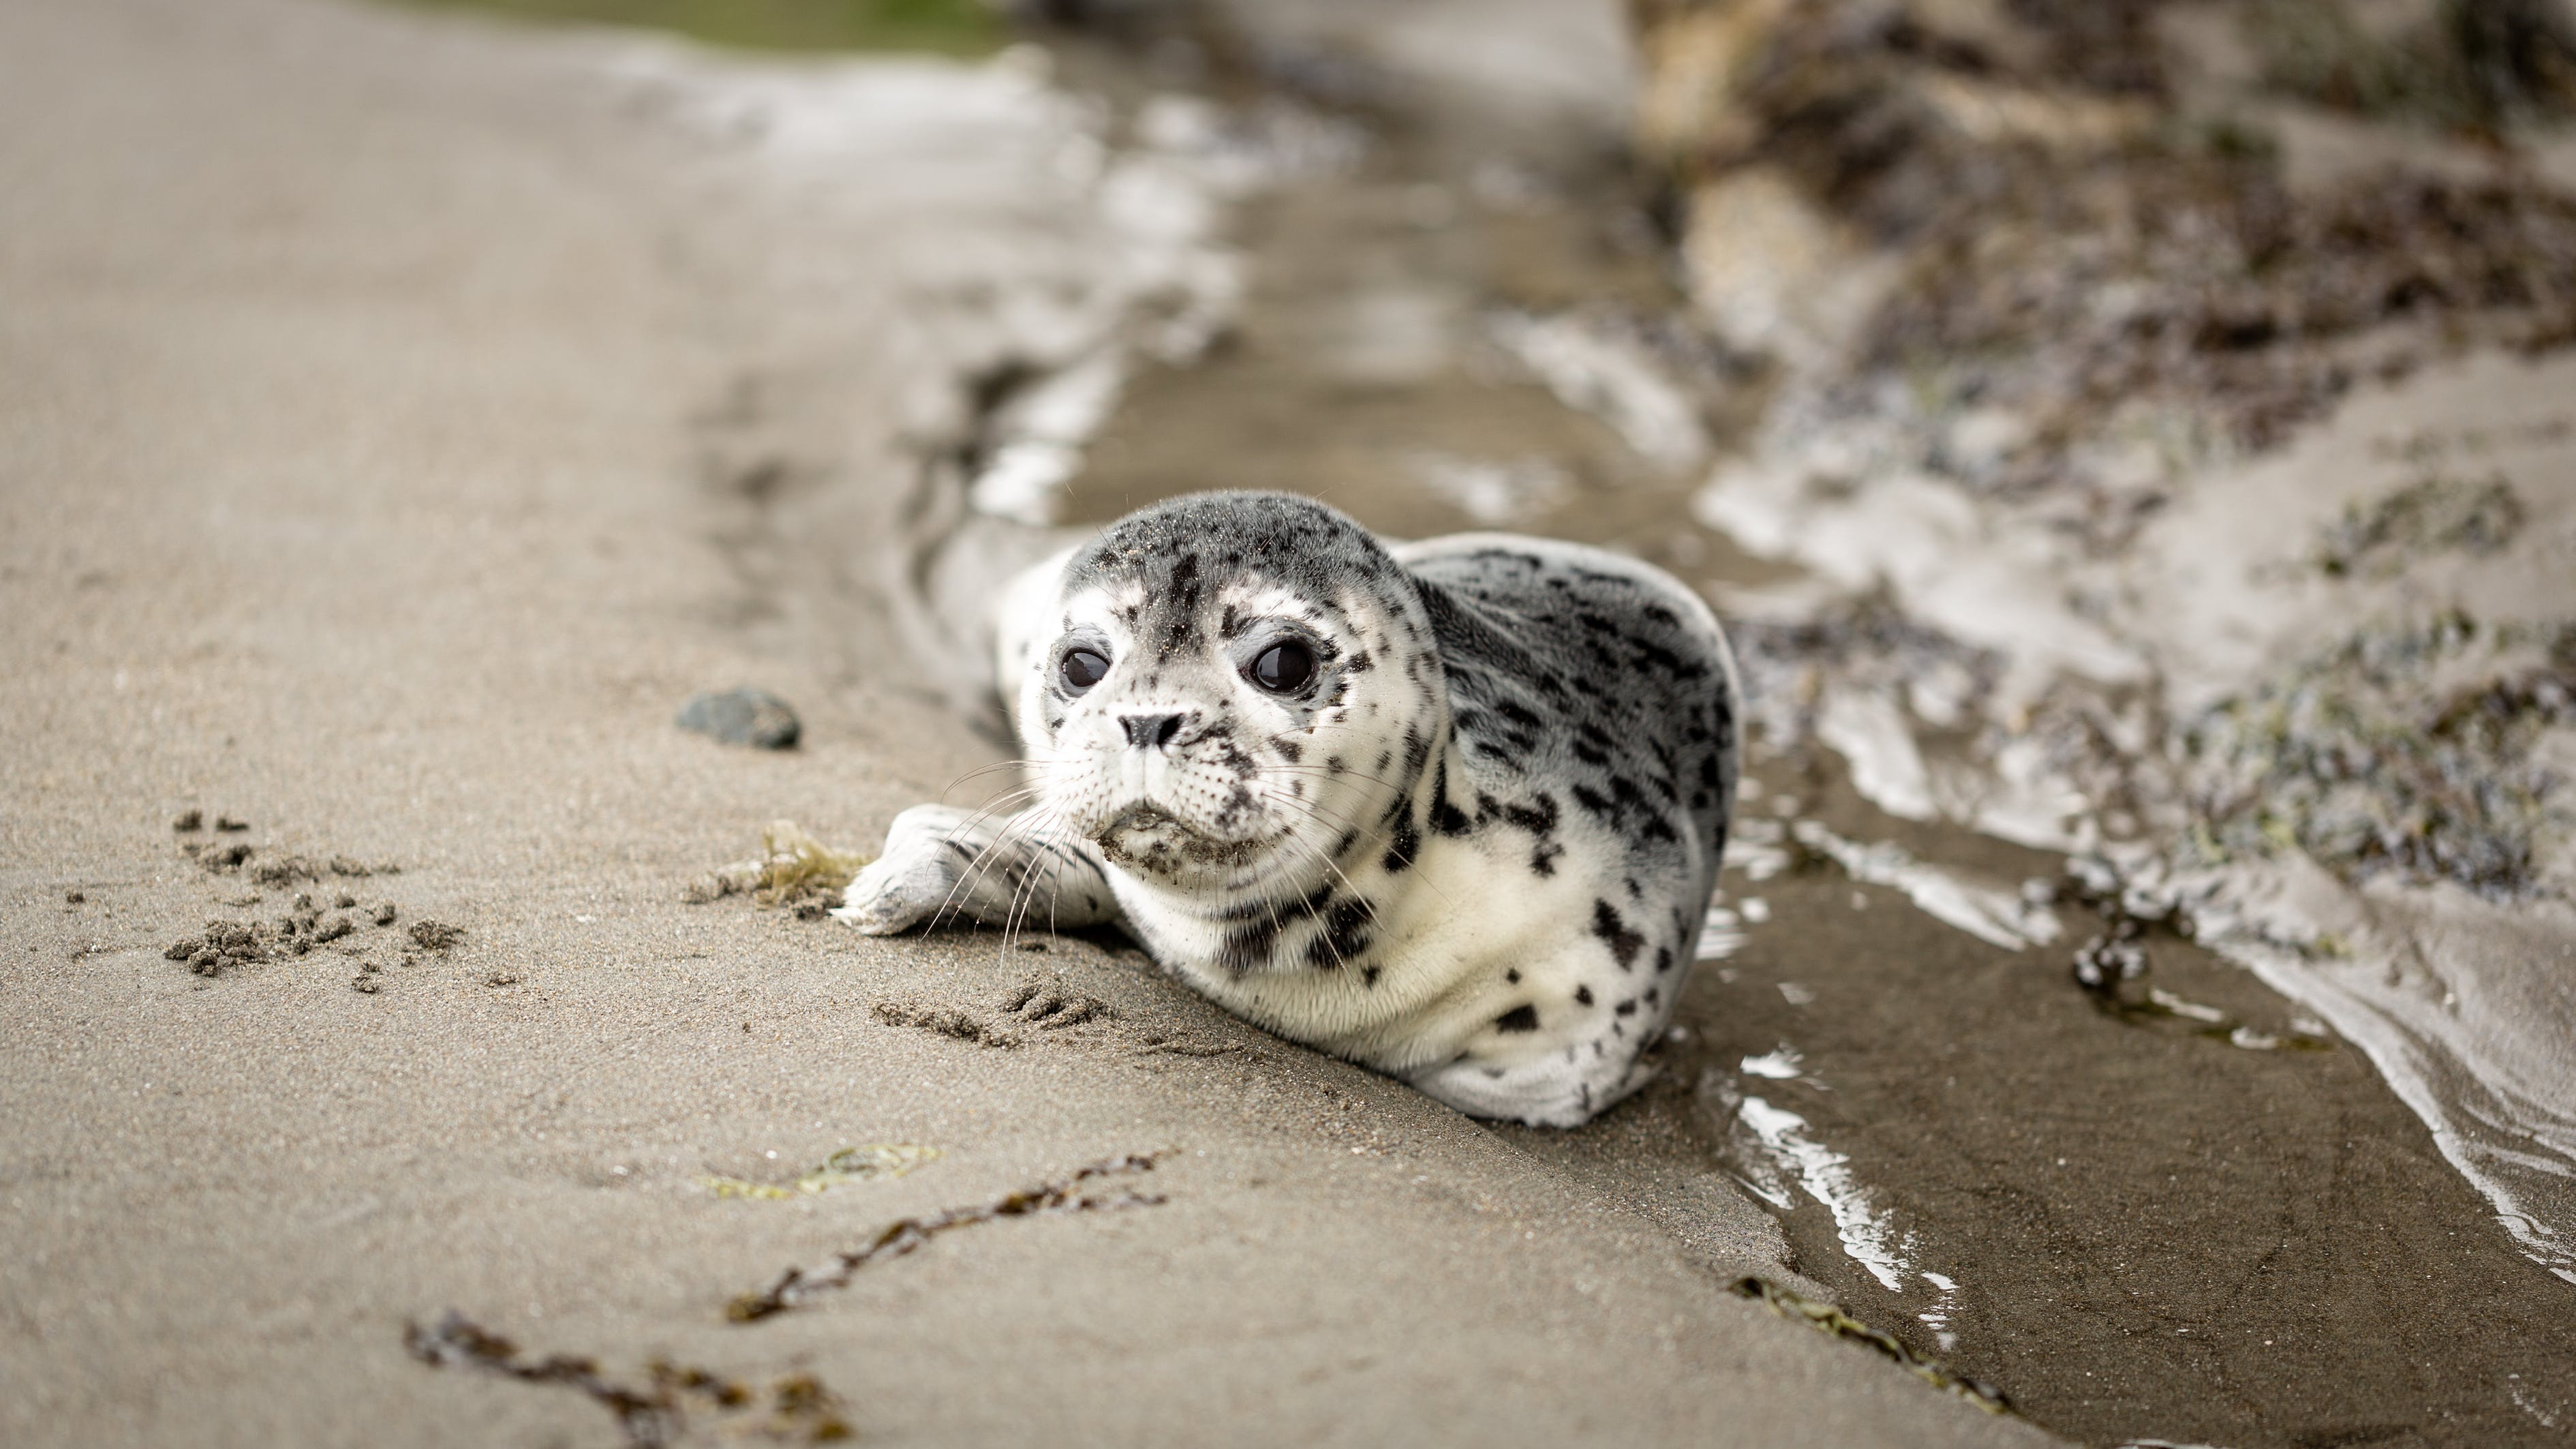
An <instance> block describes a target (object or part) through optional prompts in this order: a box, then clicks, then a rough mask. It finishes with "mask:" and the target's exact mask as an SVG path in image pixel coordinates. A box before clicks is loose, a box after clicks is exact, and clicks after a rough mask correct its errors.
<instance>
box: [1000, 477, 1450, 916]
mask: <svg viewBox="0 0 2576 1449" xmlns="http://www.w3.org/2000/svg"><path fill="white" fill-rule="evenodd" d="M1048 628H1049V629H1051V630H1052V634H1051V636H1050V635H1049V634H1047V633H1046V632H1045V631H1043V630H1042V631H1041V632H1040V635H1039V642H1038V644H1037V647H1036V648H1035V649H1034V650H1033V651H1032V652H1031V654H1030V656H1029V661H1028V667H1027V673H1026V675H1025V676H1024V677H1023V678H1022V680H1021V681H1020V687H1019V699H1018V711H1019V726H1020V734H1021V737H1022V740H1023V741H1024V742H1025V744H1026V745H1027V746H1028V750H1029V754H1030V757H1031V759H1032V761H1033V764H1034V769H1035V772H1036V781H1037V787H1038V792H1039V793H1038V805H1037V808H1038V809H1040V810H1042V811H1046V812H1050V813H1051V814H1052V816H1053V818H1054V819H1055V820H1056V821H1057V822H1060V823H1061V825H1062V826H1063V827H1064V828H1067V829H1069V830H1071V831H1072V832H1074V833H1076V834H1079V835H1082V836H1086V837H1088V838H1090V839H1091V840H1093V841H1095V842H1097V843H1098V845H1099V847H1100V850H1101V853H1102V854H1103V855H1104V856H1106V857H1107V858H1108V860H1109V862H1110V863H1111V864H1112V865H1113V866H1115V867H1117V868H1118V869H1119V870H1121V871H1123V872H1125V873H1127V874H1128V875H1130V876H1132V877H1134V878H1136V879H1137V880H1139V881H1141V882H1143V883H1145V884H1148V885H1150V886H1153V887H1157V888H1159V889H1161V890H1162V891H1164V892H1168V893H1172V894H1176V895H1180V896H1186V897H1188V898H1190V900H1191V903H1192V904H1193V905H1196V906H1198V907H1200V908H1202V909H1206V910H1208V911H1209V912H1210V913H1221V912H1223V911H1225V910H1226V909H1228V908H1241V907H1243V906H1245V905H1246V904H1257V903H1259V902H1261V901H1265V900H1267V901H1278V900H1281V899H1294V898H1297V897H1300V896H1304V895H1306V894H1308V893H1309V892H1311V891H1313V890H1315V889H1316V888H1318V887H1319V886H1320V885H1321V884H1322V883H1324V882H1326V881H1329V880H1331V879H1332V878H1333V874H1334V872H1335V870H1336V869H1337V866H1336V861H1337V860H1338V859H1339V858H1340V857H1342V856H1345V855H1347V854H1349V853H1350V852H1351V851H1353V850H1354V849H1356V848H1360V847H1361V842H1363V841H1371V842H1373V841H1375V840H1377V839H1378V838H1379V837H1381V836H1384V835H1385V834H1387V833H1388V832H1389V831H1390V830H1397V829H1400V828H1402V827H1400V826H1399V825H1398V823H1397V822H1398V821H1399V820H1402V821H1408V822H1409V819H1410V816H1409V813H1408V812H1406V811H1405V810H1403V809H1401V808H1400V806H1401V804H1402V802H1403V801H1404V800H1405V799H1406V798H1407V797H1408V795H1409V793H1410V789H1411V786H1412V783H1413V782H1414V781H1415V780H1416V779H1418V778H1419V777H1420V775H1421V772H1422V770H1423V769H1424V767H1425V764H1426V762H1427V761H1428V760H1429V759H1430V758H1431V757H1432V754H1433V751H1434V750H1435V749H1437V748H1439V747H1440V746H1441V745H1442V744H1443V742H1444V741H1445V740H1446V737H1447V731H1448V705H1447V691H1446V689H1445V687H1444V682H1443V680H1442V678H1441V674H1440V661H1439V656H1438V654H1437V652H1436V651H1435V650H1434V648H1433V645H1432V636H1431V625H1430V621H1429V619H1428V617H1427V616H1426V615H1425V613H1424V611H1423V606H1422V602H1421V599H1420V598H1419V596H1418V595H1417V593H1416V591H1415V588H1414V585H1413V582H1412V580H1411V578H1410V576H1409V575H1407V574H1406V573H1405V571H1404V570H1403V568H1402V567H1401V566H1399V565H1398V564H1397V563H1396V562H1395V560H1394V559H1392V558H1390V557H1388V555H1387V553H1386V550H1385V549H1383V548H1381V547H1380V546H1379V545H1378V543H1377V541H1376V540H1375V539H1373V538H1371V537H1370V536H1369V535H1368V533H1367V532H1366V531H1365V530H1364V529H1362V528H1361V527H1360V526H1359V525H1358V524H1356V523H1354V522H1352V521H1351V520H1350V519H1349V518H1347V517H1344V516H1343V515H1342V514H1340V513H1337V512H1335V511H1334V510H1332V509H1330V508H1327V507H1325V506H1323V505H1322V504H1319V503H1315V502H1312V501H1310V500H1307V499H1302V498H1294V497H1289V496H1286V495H1283V494H1268V493H1203V494H1196V495H1192V496H1190V497H1186V498H1180V499H1175V500H1173V501H1171V502H1168V503H1163V504H1159V505H1157V506H1155V507H1151V508H1148V509H1145V510H1143V511H1141V512H1138V513H1134V514H1130V515H1129V516H1127V517H1126V518H1124V519H1121V520H1119V521H1118V522H1117V523H1115V524H1112V525H1111V526H1110V527H1109V528H1108V530H1107V531H1106V532H1104V533H1103V534H1102V535H1101V536H1100V537H1099V539H1098V540H1097V541H1095V542H1094V543H1092V544H1091V545H1089V546H1087V547H1085V548H1083V549H1081V550H1079V551H1077V552H1076V553H1075V554H1074V555H1073V556H1072V558H1071V560H1070V561H1069V562H1068V563H1067V564H1066V566H1065V570H1064V574H1063V577H1062V581H1061V591H1060V594H1059V596H1058V598H1057V601H1056V609H1055V617H1054V618H1052V619H1050V620H1049V621H1048Z"/></svg>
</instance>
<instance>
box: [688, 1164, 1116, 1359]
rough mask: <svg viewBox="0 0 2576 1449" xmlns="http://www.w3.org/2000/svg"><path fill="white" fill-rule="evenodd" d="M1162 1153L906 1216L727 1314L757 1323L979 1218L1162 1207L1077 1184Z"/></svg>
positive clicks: (793, 1272) (728, 1308)
mask: <svg viewBox="0 0 2576 1449" xmlns="http://www.w3.org/2000/svg"><path fill="white" fill-rule="evenodd" d="M1157 1155H1158V1154H1154V1153H1131V1154H1129V1155H1128V1156H1125V1157H1113V1158H1110V1159H1108V1160H1107V1161H1104V1162H1095V1163H1092V1164H1091V1165H1090V1166H1088V1167H1084V1168H1081V1169H1078V1170H1077V1171H1075V1172H1074V1173H1073V1174H1072V1175H1070V1176H1067V1177H1061V1178H1057V1179H1056V1180H1054V1181H1052V1182H1043V1183H1040V1184H1038V1185H1037V1186H1035V1187H1027V1188H1022V1189H1020V1190H1019V1191H1018V1192H1015V1193H1011V1194H1009V1195H1008V1196H1006V1197H1003V1198H1001V1199H1000V1200H998V1201H995V1202H990V1203H984V1204H980V1205H978V1206H975V1207H962V1208H950V1209H949V1210H948V1211H946V1212H944V1213H940V1214H938V1215H937V1216H935V1217H927V1218H904V1219H902V1220H900V1221H897V1222H894V1223H889V1224H887V1225H886V1226H885V1227H884V1228H882V1229H880V1230H879V1231H878V1233H877V1235H876V1237H875V1238H873V1239H871V1240H870V1241H869V1243H868V1245H867V1246H866V1247H864V1248H861V1249H859V1250H858V1251H857V1252H854V1253H842V1254H839V1255H837V1256H836V1257H834V1258H833V1259H832V1263H831V1266H829V1267H825V1268H817V1269H814V1270H813V1271H811V1272H809V1271H807V1270H805V1269H803V1268H790V1269H788V1270H787V1271H786V1272H785V1273H782V1274H780V1275H779V1278H778V1281H777V1282H775V1283H772V1284H770V1285H769V1286H768V1287H767V1288H764V1289H762V1290H761V1291H759V1292H757V1293H746V1294H744V1295H742V1296H741V1297H739V1298H736V1299H735V1300H733V1302H731V1303H729V1304H727V1305H725V1317H727V1318H729V1319H731V1320H732V1321H734V1322H736V1323H757V1322H759V1321H760V1320H761V1319H764V1318H767V1317H769V1316H770V1315H771V1314H773V1313H784V1312H786V1311H787V1310H788V1309H790V1308H794V1307H796V1306H797V1305H799V1304H801V1303H803V1302H804V1301H806V1300H807V1299H809V1298H811V1297H813V1296H814V1295H815V1294H817V1293H822V1292H826V1291H828V1290H830V1289H834V1288H844V1287H847V1286H849V1282H850V1280H851V1279H852V1278H854V1277H856V1276H857V1275H858V1272H859V1270H860V1269H862V1268H865V1267H868V1266H869V1265H871V1264H874V1263H880V1262H884V1261H886V1260H888V1259H891V1258H900V1257H903V1256H904V1255H906V1254H908V1253H912V1252H915V1251H917V1250H919V1249H920V1248H921V1247H922V1246H923V1245H925V1244H927V1243H928V1242H929V1241H930V1240H931V1239H932V1238H935V1237H937V1236H939V1235H940V1234H941V1233H945V1232H950V1231H953V1230H955V1229H958V1228H964V1227H972V1226H973V1225H975V1224H977V1223H989V1222H994V1221H997V1220H999V1219H1002V1218H1024V1217H1036V1216H1039V1215H1041V1214H1044V1213H1060V1212H1108V1211H1115V1210H1118V1209H1122V1208H1136V1207H1159V1206H1161V1204H1162V1203H1163V1201H1164V1199H1163V1198H1162V1197H1161V1196H1159V1195H1157V1194H1149V1193H1137V1192H1124V1193H1119V1194H1116V1195H1115V1196H1105V1197H1079V1196H1076V1195H1075V1189H1076V1188H1079V1187H1080V1186H1081V1185H1082V1184H1084V1183H1086V1182H1089V1181H1092V1180H1094V1179H1096V1178H1103V1177H1121V1176H1125V1175H1127V1174H1130V1173H1138V1172H1151V1171H1153V1170H1154V1159H1155V1157H1156V1156H1157Z"/></svg>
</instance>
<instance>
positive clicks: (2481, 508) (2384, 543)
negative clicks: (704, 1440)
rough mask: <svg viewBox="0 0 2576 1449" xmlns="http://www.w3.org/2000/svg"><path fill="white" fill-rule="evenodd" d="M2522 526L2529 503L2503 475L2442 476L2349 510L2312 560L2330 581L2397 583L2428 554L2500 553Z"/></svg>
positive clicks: (2323, 536)
mask: <svg viewBox="0 0 2576 1449" xmlns="http://www.w3.org/2000/svg"><path fill="white" fill-rule="evenodd" d="M2523 518H2524V512H2523V506H2522V499H2521V498H2520V496H2518V495H2517V494H2515V492H2514V491H2513V485H2512V484H2511V483H2508V482H2507V481H2506V480H2505V476H2504V475H2503V474H2502V473H2491V474H2489V475H2488V476H2487V477H2485V478H2483V479H2480V480H2478V481H2476V482H2471V481H2469V480H2467V479H2464V478H2452V477H2446V476H2443V475H2440V474H2436V475H2433V476H2431V477H2426V478H2420V479H2417V480H2416V481H2415V482H2413V483H2410V484H2408V485H2406V486H2405V487H2403V488H2400V489H2398V490H2397V491H2396V492H2394V493H2389V494H2386V495H2383V496H2381V497H2379V498H2376V499H2373V500H2371V501H2370V502H2369V503H2367V504H2362V503H2354V504H2351V505H2350V506H2348V507H2346V508H2345V509H2344V513H2343V517H2342V518H2340V519H2338V520H2336V521H2335V522H2334V523H2333V524H2331V525H2329V526H2328V527H2326V528H2325V529H2323V530H2321V531H2320V533H2319V536H2318V539H2317V544H2316V549H2315V552H2314V555H2313V557H2314V559H2315V561H2316V567H2317V570H2318V571H2319V572H2321V573H2323V574H2325V575H2326V576H2328V577H2329V578H2345V577H2350V576H2369V577H2374V578H2394V577H2396V576H2397V575H2398V574H2401V573H2403V572H2404V571H2405V568H2406V565H2407V564H2408V563H2409V562H2410V561H2412V560H2413V559H2414V558H2415V557H2417V556H2418V555H2421V554H2427V553H2436V552H2442V551H2446V550H2457V551H2459V552H2462V553H2466V554H2469V555H2471V556H2473V557H2478V558H2484V557H2487V556H2488V555H2491V554H2496V553H2501V552H2503V551H2504V549H2505V548H2506V546H2507V545H2509V544H2511V543H2512V542H2513V540H2514V537H2515V535H2517V534H2519V533H2520V532H2522V524H2523Z"/></svg>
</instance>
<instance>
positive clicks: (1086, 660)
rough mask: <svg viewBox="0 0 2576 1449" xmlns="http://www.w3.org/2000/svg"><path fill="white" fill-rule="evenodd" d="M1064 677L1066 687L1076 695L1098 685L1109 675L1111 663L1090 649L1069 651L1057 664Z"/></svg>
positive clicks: (1057, 670)
mask: <svg viewBox="0 0 2576 1449" xmlns="http://www.w3.org/2000/svg"><path fill="white" fill-rule="evenodd" d="M1056 672H1057V673H1059V674H1062V675H1063V676H1064V687H1065V688H1067V689H1070V690H1072V691H1073V692H1074V693H1076V694H1080V693H1081V692H1082V691H1084V690H1086V689H1089V688H1090V687H1091V686H1093V685H1095V684H1098V683H1099V682H1100V681H1101V680H1102V679H1103V678H1104V677H1105V676H1107V675H1108V673H1109V661H1108V660H1107V659H1106V658H1104V657H1102V656H1101V655H1100V654H1098V653H1095V652H1094V651H1092V650H1089V649H1067V650H1066V651H1064V658H1063V659H1062V660H1060V661H1058V663H1057V664H1056Z"/></svg>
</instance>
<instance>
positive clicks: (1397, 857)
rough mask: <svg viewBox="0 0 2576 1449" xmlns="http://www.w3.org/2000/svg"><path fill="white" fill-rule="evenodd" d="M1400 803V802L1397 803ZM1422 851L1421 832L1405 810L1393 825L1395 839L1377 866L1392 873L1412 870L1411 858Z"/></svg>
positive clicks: (1390, 842)
mask: <svg viewBox="0 0 2576 1449" xmlns="http://www.w3.org/2000/svg"><path fill="white" fill-rule="evenodd" d="M1398 803H1402V802H1398ZM1421 851H1422V831H1421V830H1420V829H1419V828H1417V827H1416V826H1415V825H1414V823H1413V812H1412V811H1410V810H1407V811H1405V812H1404V814H1403V816H1402V817H1401V818H1400V819H1398V820H1397V821H1396V823H1395V837H1394V838H1393V839H1392V840H1389V841H1388V842H1387V845H1386V858H1385V859H1384V860H1383V861H1380V862H1379V864H1381V865H1383V866H1385V867H1386V869H1387V870H1388V871H1389V872H1390V873H1392V872H1395V871H1402V870H1410V869H1412V868H1413V857H1414V856H1416V855H1418V854H1420V853H1421Z"/></svg>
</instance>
